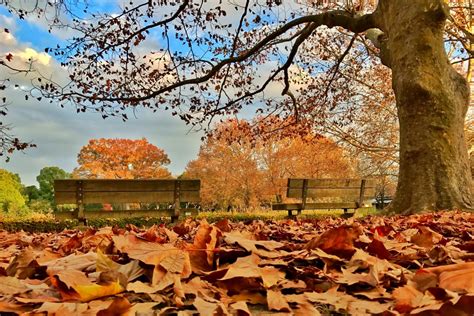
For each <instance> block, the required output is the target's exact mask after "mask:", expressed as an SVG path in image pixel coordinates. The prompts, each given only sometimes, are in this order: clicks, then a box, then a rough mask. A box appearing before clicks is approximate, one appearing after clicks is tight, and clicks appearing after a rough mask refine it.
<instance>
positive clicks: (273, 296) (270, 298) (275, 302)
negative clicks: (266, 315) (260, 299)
mask: <svg viewBox="0 0 474 316" xmlns="http://www.w3.org/2000/svg"><path fill="white" fill-rule="evenodd" d="M267 304H268V309H269V310H274V311H280V312H281V311H283V312H289V311H291V309H290V305H288V302H287V300H286V298H285V296H284V295H283V294H281V292H280V291H276V290H267Z"/></svg>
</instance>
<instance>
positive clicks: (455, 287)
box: [439, 269, 474, 293]
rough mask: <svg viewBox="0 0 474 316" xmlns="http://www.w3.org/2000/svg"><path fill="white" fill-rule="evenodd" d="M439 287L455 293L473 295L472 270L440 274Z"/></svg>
mask: <svg viewBox="0 0 474 316" xmlns="http://www.w3.org/2000/svg"><path fill="white" fill-rule="evenodd" d="M439 287H441V288H443V289H446V290H450V291H455V292H465V293H474V269H461V270H454V271H445V272H441V274H440V275H439Z"/></svg>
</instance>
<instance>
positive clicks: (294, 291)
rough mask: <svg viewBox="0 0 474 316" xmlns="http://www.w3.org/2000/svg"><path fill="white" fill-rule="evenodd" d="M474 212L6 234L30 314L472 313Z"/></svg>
mask: <svg viewBox="0 0 474 316" xmlns="http://www.w3.org/2000/svg"><path fill="white" fill-rule="evenodd" d="M473 237H474V214H472V213H463V212H443V213H436V214H423V215H416V216H408V217H401V216H400V217H368V218H364V219H359V220H356V219H346V220H344V219H333V218H329V219H324V220H302V221H294V220H284V221H266V222H263V221H251V222H245V223H243V222H238V223H232V222H230V221H228V220H223V221H220V222H218V223H216V224H213V225H210V224H208V223H207V222H206V221H205V220H202V221H200V222H196V221H193V220H187V221H185V222H182V223H180V224H178V225H177V226H175V227H172V228H167V227H165V226H164V225H162V226H153V227H151V228H149V229H146V230H144V229H138V228H137V227H135V226H132V225H130V226H128V227H127V228H126V229H120V228H117V227H113V228H110V227H108V228H102V229H99V230H95V229H88V230H86V231H76V230H65V231H63V232H62V233H59V234H52V233H42V234H27V233H23V232H19V233H8V232H5V231H1V232H0V311H1V312H3V313H7V312H10V313H13V314H15V313H16V314H22V315H68V314H69V315H156V314H158V315H175V314H177V315H197V314H201V315H251V314H254V315H262V314H265V315H268V314H272V313H278V314H279V315H286V314H291V315H319V314H323V315H324V314H347V313H348V314H351V315H365V314H382V315H400V314H411V315H472V314H473V313H474V239H473Z"/></svg>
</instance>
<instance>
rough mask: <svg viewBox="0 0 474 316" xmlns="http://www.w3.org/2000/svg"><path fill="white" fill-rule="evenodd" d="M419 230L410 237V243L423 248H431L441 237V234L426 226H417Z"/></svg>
mask: <svg viewBox="0 0 474 316" xmlns="http://www.w3.org/2000/svg"><path fill="white" fill-rule="evenodd" d="M418 229H419V231H418V233H416V234H415V235H413V236H412V237H411V239H410V241H411V242H412V243H414V244H415V245H417V246H420V247H424V248H431V247H433V245H436V244H437V243H438V242H440V241H441V239H443V235H441V234H439V233H437V232H435V231H433V230H432V229H431V228H429V227H426V226H419V227H418Z"/></svg>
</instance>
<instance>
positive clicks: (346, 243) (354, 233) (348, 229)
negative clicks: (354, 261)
mask: <svg viewBox="0 0 474 316" xmlns="http://www.w3.org/2000/svg"><path fill="white" fill-rule="evenodd" d="M361 233H362V231H361V229H360V228H359V227H355V226H341V227H337V228H333V229H330V230H328V231H326V232H324V233H323V234H322V235H321V236H319V237H316V238H314V239H313V240H311V241H310V242H308V243H307V244H306V245H305V248H306V249H316V248H320V249H321V250H323V251H324V252H326V253H328V254H331V255H336V256H339V257H341V258H346V259H349V258H350V257H351V256H352V255H353V254H354V252H355V248H354V241H355V240H357V238H359V235H360V234H361Z"/></svg>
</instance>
